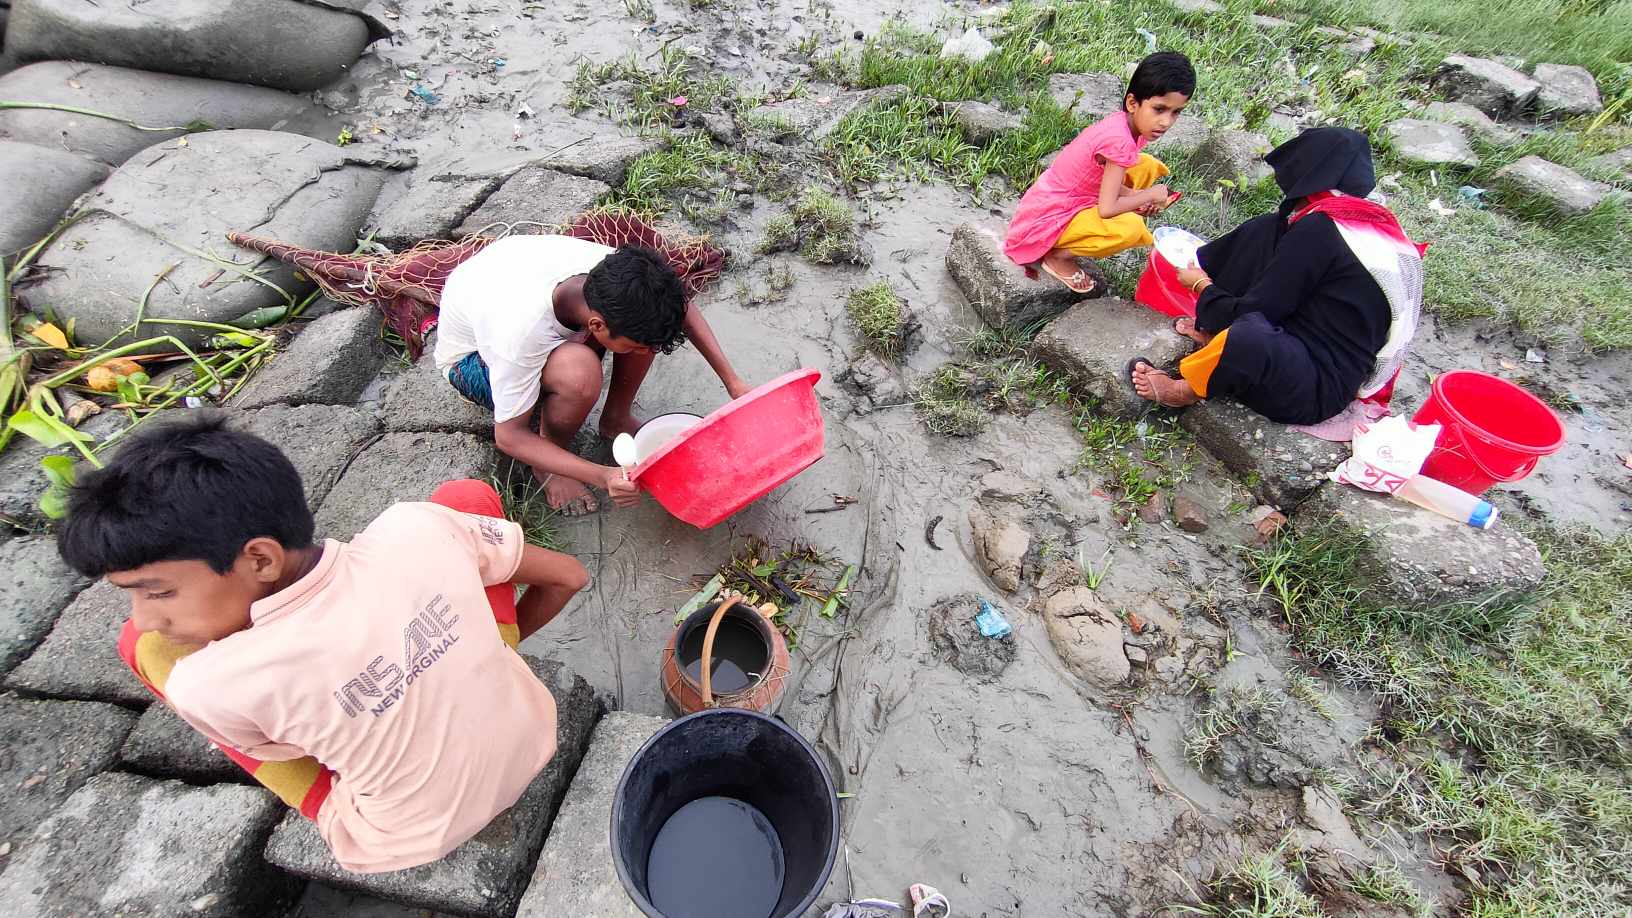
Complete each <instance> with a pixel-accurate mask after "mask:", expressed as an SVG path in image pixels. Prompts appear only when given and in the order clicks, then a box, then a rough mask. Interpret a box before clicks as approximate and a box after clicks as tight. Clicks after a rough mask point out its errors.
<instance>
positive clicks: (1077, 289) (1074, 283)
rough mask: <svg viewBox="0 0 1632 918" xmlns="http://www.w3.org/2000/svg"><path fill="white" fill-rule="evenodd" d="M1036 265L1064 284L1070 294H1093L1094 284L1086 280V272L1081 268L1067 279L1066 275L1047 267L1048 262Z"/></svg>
mask: <svg viewBox="0 0 1632 918" xmlns="http://www.w3.org/2000/svg"><path fill="white" fill-rule="evenodd" d="M1038 265H1039V266H1041V267H1042V269H1043V272H1044V273H1046V274H1047V275H1048V276H1049V277H1052V278H1054V279H1055V280H1057V281H1059V282H1060V283H1062V284H1064V285H1065V286H1066V287H1067V288H1069V289H1070V291H1071V292H1072V293H1093V292H1094V284H1093V282H1092V281H1090V280H1089V279H1088V272H1087V271H1084V270H1082V269H1081V268H1078V269H1077V273H1075V274H1072V275H1070V276H1069V277H1067V276H1066V275H1064V274H1061V273H1060V272H1058V271H1056V270H1054V269H1053V268H1051V267H1049V265H1048V262H1046V261H1040V262H1038Z"/></svg>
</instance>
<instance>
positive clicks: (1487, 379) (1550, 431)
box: [1411, 370, 1564, 494]
mask: <svg viewBox="0 0 1632 918" xmlns="http://www.w3.org/2000/svg"><path fill="white" fill-rule="evenodd" d="M1411 420H1412V421H1414V422H1415V423H1418V424H1439V425H1441V426H1442V428H1443V429H1442V430H1440V432H1439V440H1438V442H1437V443H1436V444H1435V445H1434V451H1433V452H1432V453H1429V454H1428V461H1427V462H1425V463H1424V464H1423V466H1422V474H1424V475H1426V476H1428V477H1429V478H1433V479H1436V480H1439V481H1443V482H1445V483H1446V484H1448V485H1455V486H1456V487H1458V488H1461V489H1462V490H1464V491H1467V492H1468V493H1469V494H1483V493H1484V492H1485V491H1486V490H1488V489H1489V488H1490V486H1491V485H1493V484H1495V483H1497V482H1499V481H1518V480H1519V479H1521V478H1523V477H1524V476H1526V475H1528V474H1530V472H1531V471H1532V470H1533V469H1535V467H1536V463H1537V462H1539V461H1540V460H1541V457H1542V456H1550V455H1552V454H1553V453H1556V452H1558V450H1559V448H1560V447H1562V446H1563V445H1564V425H1563V423H1562V422H1560V421H1559V419H1558V415H1556V414H1554V413H1553V409H1551V408H1548V407H1547V405H1546V404H1544V403H1543V402H1542V401H1541V399H1539V398H1536V397H1535V396H1534V395H1531V394H1530V393H1528V392H1526V391H1524V390H1523V389H1521V388H1519V387H1518V386H1515V385H1513V384H1512V383H1510V382H1508V381H1507V380H1505V379H1501V378H1498V377H1495V376H1491V375H1490V374H1488V373H1478V372H1475V371H1473V370H1451V371H1450V372H1448V373H1441V374H1439V376H1438V378H1436V379H1435V380H1434V384H1433V387H1432V389H1431V390H1430V391H1429V393H1428V400H1427V401H1426V402H1423V403H1422V407H1421V408H1418V409H1417V413H1416V415H1415V416H1414V417H1412V418H1411Z"/></svg>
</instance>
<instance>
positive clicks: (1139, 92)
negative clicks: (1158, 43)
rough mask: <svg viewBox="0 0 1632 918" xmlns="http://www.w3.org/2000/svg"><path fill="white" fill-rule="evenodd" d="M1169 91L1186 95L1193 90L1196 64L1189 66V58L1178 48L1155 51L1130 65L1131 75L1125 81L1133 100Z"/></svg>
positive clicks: (1192, 93)
mask: <svg viewBox="0 0 1632 918" xmlns="http://www.w3.org/2000/svg"><path fill="white" fill-rule="evenodd" d="M1170 92H1177V93H1183V94H1184V95H1186V96H1193V95H1195V94H1196V68H1194V67H1192V66H1190V58H1188V57H1185V56H1184V55H1182V54H1180V53H1179V52H1177V51H1158V52H1156V53H1155V54H1152V55H1150V56H1149V57H1146V58H1145V59H1144V60H1142V61H1140V62H1139V66H1138V67H1135V68H1134V69H1133V79H1131V80H1129V81H1128V95H1130V96H1133V101H1134V102H1143V101H1144V100H1146V99H1149V98H1151V97H1152V96H1165V95H1167V94H1168V93H1170Z"/></svg>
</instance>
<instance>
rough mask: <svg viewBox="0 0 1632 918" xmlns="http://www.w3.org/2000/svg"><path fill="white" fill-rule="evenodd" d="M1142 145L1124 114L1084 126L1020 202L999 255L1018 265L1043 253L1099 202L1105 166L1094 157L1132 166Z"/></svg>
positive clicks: (1142, 138)
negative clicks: (1075, 218)
mask: <svg viewBox="0 0 1632 918" xmlns="http://www.w3.org/2000/svg"><path fill="white" fill-rule="evenodd" d="M1144 146H1145V138H1144V137H1138V138H1135V137H1134V136H1133V131H1132V129H1130V128H1129V127H1128V116H1127V114H1126V113H1124V112H1114V113H1112V114H1109V115H1106V116H1105V117H1104V118H1101V119H1100V120H1099V121H1096V122H1094V123H1093V124H1092V125H1089V126H1088V127H1087V128H1085V129H1084V130H1083V132H1082V133H1081V134H1078V135H1077V139H1076V140H1073V141H1071V142H1070V143H1068V144H1066V145H1065V149H1063V150H1061V151H1060V155H1059V157H1058V158H1057V159H1055V160H1054V164H1053V165H1051V166H1049V167H1048V168H1047V169H1045V170H1044V171H1043V174H1042V175H1040V176H1038V177H1037V181H1036V182H1035V183H1033V184H1032V186H1031V188H1029V189H1027V191H1026V196H1025V197H1023V198H1021V199H1020V206H1019V207H1018V208H1017V209H1016V210H1015V212H1014V219H1013V220H1010V221H1009V235H1008V238H1006V239H1004V240H1003V252H1004V254H1006V255H1008V256H1009V258H1011V259H1013V260H1014V262H1015V263H1016V264H1020V265H1029V264H1031V263H1032V262H1034V261H1037V260H1038V259H1040V258H1042V257H1043V256H1044V255H1047V254H1048V252H1049V250H1050V249H1052V248H1054V243H1055V241H1056V240H1058V239H1059V238H1060V234H1061V233H1063V232H1065V227H1066V226H1067V225H1068V224H1069V223H1070V222H1071V218H1072V217H1075V216H1076V215H1077V214H1079V213H1081V212H1082V211H1084V210H1087V209H1088V208H1090V207H1093V206H1094V205H1096V204H1098V203H1099V183H1100V181H1101V180H1102V179H1104V177H1105V166H1104V165H1103V164H1102V163H1100V162H1099V160H1098V159H1097V158H1096V157H1098V156H1103V157H1104V158H1105V161H1106V162H1111V163H1116V164H1117V165H1118V166H1121V167H1123V168H1125V169H1127V168H1132V167H1133V166H1134V164H1136V163H1138V162H1139V151H1140V150H1142V149H1144Z"/></svg>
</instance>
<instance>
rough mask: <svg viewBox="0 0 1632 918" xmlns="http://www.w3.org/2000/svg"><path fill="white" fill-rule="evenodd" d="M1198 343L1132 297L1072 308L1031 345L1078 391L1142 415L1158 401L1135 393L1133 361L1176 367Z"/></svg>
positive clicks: (1118, 410)
mask: <svg viewBox="0 0 1632 918" xmlns="http://www.w3.org/2000/svg"><path fill="white" fill-rule="evenodd" d="M1194 346H1195V345H1194V343H1193V342H1191V341H1190V339H1188V338H1184V337H1181V336H1180V335H1179V334H1178V333H1177V332H1175V331H1173V326H1172V320H1171V319H1170V318H1168V317H1167V316H1164V315H1162V314H1161V313H1158V312H1156V311H1155V310H1153V309H1150V308H1148V307H1145V306H1141V305H1139V304H1138V303H1133V302H1130V301H1128V300H1122V299H1116V298H1106V299H1100V300H1088V301H1087V302H1084V303H1078V304H1077V305H1075V306H1073V307H1071V308H1070V309H1068V310H1066V312H1065V314H1064V315H1061V316H1060V317H1059V318H1057V319H1055V320H1054V321H1052V322H1050V323H1048V325H1047V326H1046V327H1045V328H1044V329H1043V330H1042V332H1041V333H1040V334H1038V335H1037V338H1036V339H1035V340H1034V341H1033V342H1032V346H1031V347H1032V353H1033V354H1034V355H1036V357H1037V359H1038V360H1040V361H1042V363H1043V364H1044V365H1045V366H1047V367H1049V368H1050V369H1052V370H1054V371H1055V372H1056V373H1059V374H1060V375H1061V376H1063V377H1064V378H1065V381H1066V383H1067V384H1068V385H1069V386H1070V387H1071V389H1072V391H1074V392H1076V393H1078V394H1079V395H1085V396H1088V397H1089V398H1092V399H1094V400H1095V401H1096V402H1098V403H1099V405H1100V407H1101V409H1102V410H1104V411H1107V412H1110V413H1112V414H1116V415H1119V416H1122V417H1137V416H1139V415H1142V414H1144V413H1145V412H1147V411H1149V410H1151V409H1152V408H1153V407H1155V403H1154V402H1148V401H1146V400H1144V399H1142V398H1140V397H1139V396H1138V394H1137V393H1135V392H1134V391H1133V385H1132V384H1131V383H1129V382H1128V378H1127V366H1128V362H1129V361H1131V360H1133V359H1134V358H1135V357H1144V358H1146V359H1148V360H1149V361H1150V362H1151V364H1152V365H1153V366H1156V367H1158V368H1162V369H1171V368H1173V367H1175V366H1177V365H1178V362H1179V359H1180V358H1181V357H1183V356H1184V355H1186V354H1188V353H1190V351H1191V350H1192V349H1193V348H1194Z"/></svg>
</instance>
